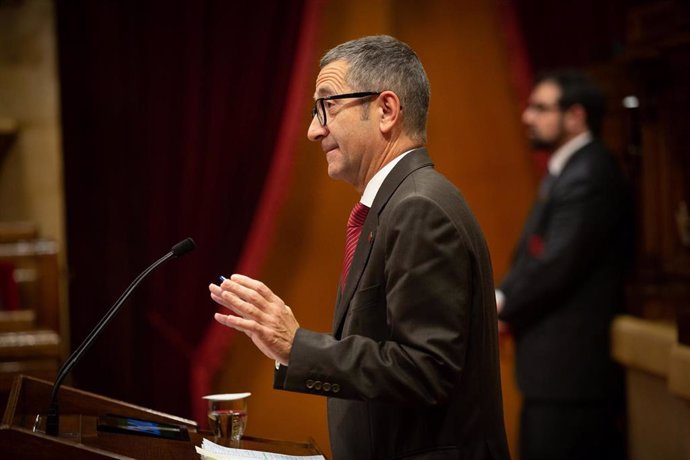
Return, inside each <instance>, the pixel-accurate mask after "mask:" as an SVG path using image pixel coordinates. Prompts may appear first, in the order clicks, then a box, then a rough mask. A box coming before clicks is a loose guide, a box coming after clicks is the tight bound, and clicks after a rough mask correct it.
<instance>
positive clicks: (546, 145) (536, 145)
mask: <svg viewBox="0 0 690 460" xmlns="http://www.w3.org/2000/svg"><path fill="white" fill-rule="evenodd" d="M530 145H531V147H532V148H533V149H535V150H556V149H557V148H558V145H559V143H558V141H547V140H544V139H540V138H538V137H534V138H532V139H530Z"/></svg>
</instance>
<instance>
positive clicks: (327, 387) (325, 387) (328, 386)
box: [323, 382, 331, 391]
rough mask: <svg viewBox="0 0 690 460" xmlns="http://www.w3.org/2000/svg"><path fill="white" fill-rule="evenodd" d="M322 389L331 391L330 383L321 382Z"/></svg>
mask: <svg viewBox="0 0 690 460" xmlns="http://www.w3.org/2000/svg"><path fill="white" fill-rule="evenodd" d="M323 391H331V384H330V383H328V382H323Z"/></svg>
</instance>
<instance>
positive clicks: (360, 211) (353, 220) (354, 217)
mask: <svg viewBox="0 0 690 460" xmlns="http://www.w3.org/2000/svg"><path fill="white" fill-rule="evenodd" d="M368 213H369V208H368V207H367V206H366V205H363V204H362V203H357V204H356V205H355V207H354V208H352V212H351V213H350V218H349V219H347V232H346V234H345V259H344V260H343V282H342V287H343V288H344V287H345V281H347V274H348V272H349V271H350V265H351V264H352V256H354V255H355V249H356V248H357V240H359V235H360V234H361V233H362V225H363V224H364V220H365V219H366V218H367V214H368Z"/></svg>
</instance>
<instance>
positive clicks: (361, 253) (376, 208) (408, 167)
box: [333, 148, 433, 338]
mask: <svg viewBox="0 0 690 460" xmlns="http://www.w3.org/2000/svg"><path fill="white" fill-rule="evenodd" d="M425 166H433V163H432V162H431V158H429V155H428V153H427V151H426V149H425V148H419V149H416V150H414V151H412V152H410V153H408V154H407V155H406V156H405V158H403V159H402V160H400V162H399V163H398V164H397V165H395V167H394V168H393V170H392V171H391V172H390V173H389V174H388V176H387V177H386V179H385V180H384V181H383V184H381V188H380V189H379V191H378V193H377V194H376V198H374V202H373V203H372V205H371V209H370V210H369V214H367V218H366V220H365V221H364V224H363V225H362V234H361V235H360V236H359V240H358V241H357V248H356V249H355V254H354V256H353V257H352V265H350V272H349V273H348V275H347V282H346V283H345V287H344V289H343V290H342V294H341V293H340V292H339V293H338V300H337V302H336V308H335V313H334V315H333V335H334V336H335V337H336V338H340V336H341V334H342V326H343V320H344V318H345V314H346V313H347V310H348V309H349V307H350V301H351V300H352V297H353V296H354V294H355V291H356V289H357V286H358V285H359V280H360V278H361V277H362V273H363V272H364V268H365V267H366V265H367V261H368V260H369V256H370V254H371V249H372V247H373V246H374V240H375V239H376V231H377V230H378V226H379V215H380V214H381V211H383V209H384V208H385V206H386V204H387V203H388V200H390V198H391V196H392V195H393V193H394V192H395V190H396V189H397V188H398V187H399V186H400V184H401V183H402V182H403V180H404V179H405V178H406V177H407V176H409V175H410V174H411V173H412V172H413V171H416V170H417V169H419V168H422V167H425Z"/></svg>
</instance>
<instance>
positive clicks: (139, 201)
mask: <svg viewBox="0 0 690 460" xmlns="http://www.w3.org/2000/svg"><path fill="white" fill-rule="evenodd" d="M313 3H314V2H311V1H308V0H305V1H302V0H300V1H290V2H285V1H281V0H274V1H266V2H261V4H260V5H259V4H257V3H249V2H227V1H223V0H216V1H212V0H208V1H195V0H174V1H154V0H147V1H140V0H137V1H99V2H93V1H90V0H80V1H76V0H65V1H58V2H57V30H58V46H59V50H58V56H59V66H60V72H59V73H60V80H61V98H62V101H61V107H62V122H63V153H64V177H65V199H66V209H67V216H66V217H67V219H66V220H67V247H68V266H69V270H70V273H69V275H70V277H69V279H70V283H69V289H70V291H69V292H70V325H71V337H72V347H71V348H72V349H74V347H76V346H77V345H78V344H79V343H80V342H81V341H82V340H83V338H84V337H85V336H86V334H88V332H89V330H90V329H91V328H92V327H93V326H94V325H95V323H96V322H97V321H98V320H99V318H100V317H101V316H102V315H103V314H104V312H105V311H106V310H107V308H109V306H110V305H111V304H112V303H113V302H114V301H115V299H116V298H117V297H118V296H119V294H120V292H121V291H122V290H124V288H125V287H126V286H127V285H128V284H129V282H130V281H131V280H132V279H133V278H134V277H135V276H136V275H137V274H138V273H139V272H140V271H141V270H143V269H144V268H145V267H146V266H147V265H149V264H150V263H151V262H153V261H154V260H156V259H157V258H158V257H160V256H161V255H163V254H164V253H165V252H167V251H168V250H169V249H170V247H171V246H172V245H173V244H175V243H177V242H178V241H179V240H181V239H183V238H185V237H187V236H191V237H192V238H194V239H195V240H196V242H197V244H198V248H197V250H196V251H194V252H192V253H190V254H189V255H187V256H185V257H184V258H183V259H180V260H173V261H171V262H168V263H167V264H166V265H165V266H163V267H161V268H159V269H158V270H157V271H156V272H154V273H153V274H152V275H151V276H150V278H148V279H147V280H146V281H145V282H144V283H143V284H142V285H141V286H140V288H139V289H138V290H137V291H136V292H135V293H134V294H133V296H132V297H131V298H130V300H129V301H128V303H127V304H126V305H125V307H124V309H123V310H122V311H121V312H120V314H119V315H118V317H117V318H116V319H115V320H114V321H113V323H112V324H111V325H110V327H109V328H108V330H106V331H105V333H104V334H103V335H102V336H101V337H100V338H99V339H98V341H97V342H96V343H95V345H94V346H93V348H92V349H91V350H90V351H89V353H88V354H86V355H85V357H84V359H83V361H82V362H81V363H80V364H79V365H78V366H77V367H76V368H75V370H74V382H73V384H75V385H76V386H78V387H79V388H83V389H87V390H92V391H96V392H98V393H101V394H105V395H107V396H111V397H114V398H118V399H123V400H125V401H128V402H132V403H136V404H141V405H145V406H147V407H151V408H154V409H158V410H163V411H166V412H171V413H175V414H178V415H182V416H187V417H189V416H191V415H192V404H191V403H190V400H191V399H192V398H193V397H190V386H191V379H190V375H191V373H192V371H193V368H194V366H195V365H197V363H196V362H195V360H199V359H202V360H206V358H207V356H206V355H204V354H203V353H201V351H200V350H203V346H202V345H203V344H204V343H206V342H208V340H206V337H208V334H209V330H211V331H212V329H209V328H210V327H211V325H212V324H213V323H212V321H213V320H212V317H213V312H214V311H216V307H215V306H214V304H213V303H212V302H211V301H210V299H209V298H208V294H207V288H206V286H207V285H208V283H209V282H211V281H213V280H215V279H216V278H217V276H218V275H219V274H228V273H232V272H234V271H236V267H237V265H238V263H239V261H240V257H241V255H242V254H243V248H245V242H246V241H247V239H250V240H251V238H255V236H254V232H256V231H257V230H259V231H261V232H262V233H261V234H262V235H263V236H265V237H266V238H268V237H270V231H268V230H269V227H270V226H271V225H272V222H271V219H270V215H272V214H274V211H275V207H276V206H277V205H278V204H279V200H278V201H277V200H276V199H275V187H276V184H280V183H281V180H284V177H285V174H286V172H287V171H288V169H289V168H288V166H289V155H288V154H289V152H288V151H287V150H286V148H285V144H281V141H282V142H285V139H289V132H286V131H284V129H283V128H281V127H283V126H285V123H286V122H287V123H288V125H289V123H290V120H292V118H290V117H287V116H286V113H288V112H286V111H287V110H289V109H292V110H294V109H295V106H294V105H295V104H296V101H297V100H298V99H296V98H295V97H294V91H295V88H298V87H299V83H298V82H296V80H295V79H296V78H297V79H299V78H303V72H302V73H300V72H299V71H298V67H297V66H299V65H300V63H302V61H301V60H300V59H301V56H303V53H302V54H300V53H301V51H300V50H302V51H303V48H300V46H299V45H300V43H301V44H302V46H304V44H305V43H304V40H305V37H304V27H305V24H307V23H305V18H306V19H307V20H309V18H310V16H309V13H310V11H311V8H313ZM312 20H313V18H312ZM307 25H308V24H307ZM307 29H308V28H307ZM291 95H292V96H291ZM303 108H305V109H306V107H303ZM289 113H293V112H289ZM304 118H305V119H306V118H307V117H306V116H305V117H304ZM279 146H282V147H280V148H279ZM277 151H278V152H280V155H278V156H277V157H276V152H277ZM276 158H279V159H280V163H278V165H279V166H277V167H275V168H274V167H272V165H273V162H274V160H275V159H276ZM267 186H269V189H270V190H274V192H273V193H272V194H271V193H267V192H266V191H265V190H266V189H267ZM271 196H273V198H274V199H271V198H270V197H271ZM267 197H268V198H267ZM260 205H268V206H269V207H268V208H266V209H268V210H269V212H268V214H267V212H266V211H257V209H259V207H260ZM271 206H272V207H271ZM267 215H268V217H267ZM253 222H254V223H255V227H252V223H253ZM262 226H264V227H262ZM252 241H254V243H253V247H255V248H261V247H264V246H265V244H266V241H267V240H266V239H260V240H258V241H255V240H252ZM245 254H246V253H245ZM245 257H246V256H245ZM257 260H260V255H259V258H258V259H257ZM205 340H206V342H204V341H205ZM215 352H216V353H222V350H215ZM211 361H213V360H211ZM212 368H213V365H209V364H208V362H206V366H205V367H204V369H206V370H208V369H212ZM202 386H203V385H202ZM195 388H197V389H199V388H201V387H199V384H198V383H197V384H195Z"/></svg>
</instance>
